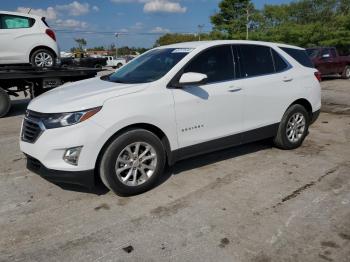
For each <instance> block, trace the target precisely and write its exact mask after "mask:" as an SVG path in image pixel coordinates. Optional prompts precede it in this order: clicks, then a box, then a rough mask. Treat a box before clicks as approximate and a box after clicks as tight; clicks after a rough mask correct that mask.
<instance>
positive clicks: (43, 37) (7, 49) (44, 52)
mask: <svg viewBox="0 0 350 262" xmlns="http://www.w3.org/2000/svg"><path fill="white" fill-rule="evenodd" d="M58 61H59V49H58V45H57V42H56V36H55V32H54V31H53V30H52V29H50V28H49V26H48V25H47V23H46V22H45V18H44V17H39V16H35V15H29V14H22V13H15V12H5V11H0V65H11V64H27V63H30V64H32V65H33V66H36V67H52V66H54V65H55V64H56V63H57V62H58Z"/></svg>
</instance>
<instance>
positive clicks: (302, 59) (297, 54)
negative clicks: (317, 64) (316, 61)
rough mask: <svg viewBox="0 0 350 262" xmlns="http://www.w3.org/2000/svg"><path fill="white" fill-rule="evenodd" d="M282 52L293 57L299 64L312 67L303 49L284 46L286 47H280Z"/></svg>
mask: <svg viewBox="0 0 350 262" xmlns="http://www.w3.org/2000/svg"><path fill="white" fill-rule="evenodd" d="M280 48H281V49H282V50H283V51H284V52H286V53H287V54H288V55H290V56H291V57H293V58H294V59H295V60H297V61H298V62H299V63H300V64H302V65H303V66H306V67H311V68H314V65H313V64H312V62H311V60H310V58H309V57H308V55H307V54H306V52H305V50H300V49H294V48H286V47H280Z"/></svg>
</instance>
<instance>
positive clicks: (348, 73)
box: [341, 66, 350, 79]
mask: <svg viewBox="0 0 350 262" xmlns="http://www.w3.org/2000/svg"><path fill="white" fill-rule="evenodd" d="M341 77H342V78H343V79H350V66H346V67H345V68H344V71H343V73H342V75H341Z"/></svg>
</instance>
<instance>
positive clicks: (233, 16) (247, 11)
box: [210, 0, 258, 39]
mask: <svg viewBox="0 0 350 262" xmlns="http://www.w3.org/2000/svg"><path fill="white" fill-rule="evenodd" d="M257 15H258V12H257V10H256V9H255V7H254V5H253V4H252V2H251V0H222V1H221V2H220V3H219V11H218V12H217V13H216V14H214V15H213V16H211V18H210V19H211V22H212V24H213V25H214V30H216V31H219V32H222V33H224V34H226V35H227V36H228V37H229V38H238V39H240V38H241V39H242V38H248V33H249V29H250V27H255V26H256V23H258V19H257Z"/></svg>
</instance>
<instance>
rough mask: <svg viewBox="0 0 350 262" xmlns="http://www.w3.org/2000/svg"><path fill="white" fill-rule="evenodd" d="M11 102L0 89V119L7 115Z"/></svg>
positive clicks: (6, 94)
mask: <svg viewBox="0 0 350 262" xmlns="http://www.w3.org/2000/svg"><path fill="white" fill-rule="evenodd" d="M10 107H11V100H10V96H9V95H8V93H7V92H6V91H5V90H4V89H2V88H1V87H0V118H1V117H4V116H6V115H7V113H8V112H9V111H10Z"/></svg>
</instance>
